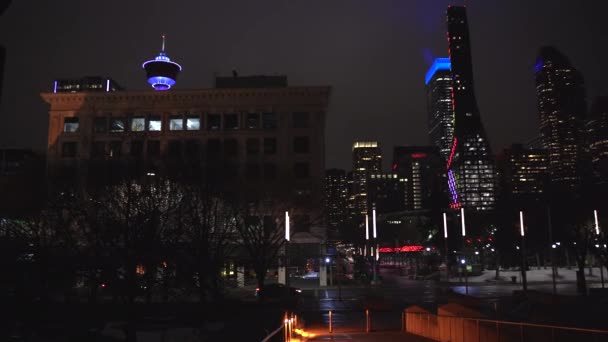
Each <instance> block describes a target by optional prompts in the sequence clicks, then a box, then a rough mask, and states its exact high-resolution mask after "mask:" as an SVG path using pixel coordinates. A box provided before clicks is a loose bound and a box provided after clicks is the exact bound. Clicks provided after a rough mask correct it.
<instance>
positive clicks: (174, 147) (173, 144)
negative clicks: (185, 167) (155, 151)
mask: <svg viewBox="0 0 608 342" xmlns="http://www.w3.org/2000/svg"><path fill="white" fill-rule="evenodd" d="M167 156H168V157H169V158H180V157H181V156H182V142H181V141H180V140H169V146H168V148H167Z"/></svg>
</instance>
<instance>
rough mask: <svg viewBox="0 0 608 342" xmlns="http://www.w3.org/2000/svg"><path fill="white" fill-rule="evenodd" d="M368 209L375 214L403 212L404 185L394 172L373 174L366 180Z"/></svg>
mask: <svg viewBox="0 0 608 342" xmlns="http://www.w3.org/2000/svg"><path fill="white" fill-rule="evenodd" d="M367 188H368V208H372V209H376V213H377V214H386V213H394V212H398V211H403V210H405V183H404V182H403V180H401V179H399V176H398V175H397V174H396V173H394V172H388V173H386V172H373V173H371V174H370V175H369V178H368V179H367Z"/></svg>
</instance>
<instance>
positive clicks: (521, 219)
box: [519, 210, 525, 236]
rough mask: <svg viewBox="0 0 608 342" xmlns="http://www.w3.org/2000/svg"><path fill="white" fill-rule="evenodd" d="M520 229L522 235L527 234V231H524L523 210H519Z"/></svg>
mask: <svg viewBox="0 0 608 342" xmlns="http://www.w3.org/2000/svg"><path fill="white" fill-rule="evenodd" d="M519 229H520V233H521V236H524V235H525V231H524V212H523V211H521V210H520V211H519Z"/></svg>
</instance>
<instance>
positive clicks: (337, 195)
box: [324, 169, 348, 232]
mask: <svg viewBox="0 0 608 342" xmlns="http://www.w3.org/2000/svg"><path fill="white" fill-rule="evenodd" d="M347 201H348V183H347V179H346V171H344V170H340V169H329V170H327V171H325V209H324V210H325V219H326V220H327V227H328V228H329V229H331V230H333V231H334V232H337V230H338V228H339V227H340V225H341V224H342V223H343V222H344V221H345V220H346V218H347V210H348V208H347V205H346V203H347Z"/></svg>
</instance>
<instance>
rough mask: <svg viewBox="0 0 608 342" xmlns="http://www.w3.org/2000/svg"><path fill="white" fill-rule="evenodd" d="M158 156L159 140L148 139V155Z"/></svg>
mask: <svg viewBox="0 0 608 342" xmlns="http://www.w3.org/2000/svg"><path fill="white" fill-rule="evenodd" d="M158 156H160V141H158V140H148V157H158Z"/></svg>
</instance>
